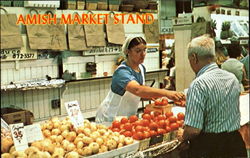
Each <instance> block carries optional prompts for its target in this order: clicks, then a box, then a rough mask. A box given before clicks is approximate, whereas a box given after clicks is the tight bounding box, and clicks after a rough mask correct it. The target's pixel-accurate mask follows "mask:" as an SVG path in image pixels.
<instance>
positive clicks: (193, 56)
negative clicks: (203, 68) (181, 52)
mask: <svg viewBox="0 0 250 158" xmlns="http://www.w3.org/2000/svg"><path fill="white" fill-rule="evenodd" d="M192 58H193V60H194V63H195V64H197V63H198V62H199V60H198V57H197V54H195V53H193V54H192Z"/></svg>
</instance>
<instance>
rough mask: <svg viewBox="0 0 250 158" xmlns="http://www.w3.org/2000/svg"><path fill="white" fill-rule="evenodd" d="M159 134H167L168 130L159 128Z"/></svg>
mask: <svg viewBox="0 0 250 158" xmlns="http://www.w3.org/2000/svg"><path fill="white" fill-rule="evenodd" d="M157 133H158V134H165V133H166V130H165V129H162V128H158V129H157Z"/></svg>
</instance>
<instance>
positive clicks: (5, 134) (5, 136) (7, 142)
mask: <svg viewBox="0 0 250 158" xmlns="http://www.w3.org/2000/svg"><path fill="white" fill-rule="evenodd" d="M13 144H14V143H13V140H12V137H11V132H10V131H9V130H6V129H5V128H1V153H5V152H8V151H9V149H10V147H11V146H12V145H13Z"/></svg>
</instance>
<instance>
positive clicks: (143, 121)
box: [142, 119, 150, 127]
mask: <svg viewBox="0 0 250 158" xmlns="http://www.w3.org/2000/svg"><path fill="white" fill-rule="evenodd" d="M149 123H150V122H149V120H146V119H145V120H142V125H143V126H144V127H147V126H149Z"/></svg>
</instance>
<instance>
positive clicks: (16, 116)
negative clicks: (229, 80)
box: [1, 108, 34, 125]
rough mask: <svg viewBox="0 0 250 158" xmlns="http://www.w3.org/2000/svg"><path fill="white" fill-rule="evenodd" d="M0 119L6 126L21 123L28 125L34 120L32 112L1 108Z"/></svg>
mask: <svg viewBox="0 0 250 158" xmlns="http://www.w3.org/2000/svg"><path fill="white" fill-rule="evenodd" d="M1 117H2V118H3V119H4V121H6V122H7V123H8V124H14V123H23V124H24V125H30V124H32V123H33V120H34V116H33V113H32V112H30V111H28V110H23V109H15V108H1Z"/></svg>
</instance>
